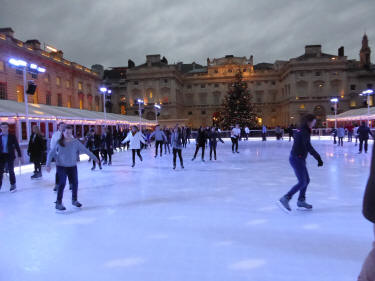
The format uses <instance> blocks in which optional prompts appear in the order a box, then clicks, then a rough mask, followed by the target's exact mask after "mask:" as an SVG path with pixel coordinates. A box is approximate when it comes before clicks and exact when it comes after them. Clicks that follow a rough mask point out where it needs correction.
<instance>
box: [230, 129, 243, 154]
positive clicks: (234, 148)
mask: <svg viewBox="0 0 375 281" xmlns="http://www.w3.org/2000/svg"><path fill="white" fill-rule="evenodd" d="M240 135H241V129H240V125H238V124H236V126H235V127H234V128H233V129H232V131H231V133H230V139H231V140H232V153H235V152H237V153H239V151H238V139H239V138H240Z"/></svg>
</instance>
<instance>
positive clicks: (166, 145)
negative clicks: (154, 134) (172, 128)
mask: <svg viewBox="0 0 375 281" xmlns="http://www.w3.org/2000/svg"><path fill="white" fill-rule="evenodd" d="M167 148H168V154H169V153H171V149H170V146H169V142H168V141H166V142H165V143H164V150H165V154H167Z"/></svg>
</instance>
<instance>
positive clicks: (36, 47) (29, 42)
mask: <svg viewBox="0 0 375 281" xmlns="http://www.w3.org/2000/svg"><path fill="white" fill-rule="evenodd" d="M25 45H26V47H31V48H32V49H34V50H40V42H39V41H38V40H36V39H31V40H27V41H26V42H25Z"/></svg>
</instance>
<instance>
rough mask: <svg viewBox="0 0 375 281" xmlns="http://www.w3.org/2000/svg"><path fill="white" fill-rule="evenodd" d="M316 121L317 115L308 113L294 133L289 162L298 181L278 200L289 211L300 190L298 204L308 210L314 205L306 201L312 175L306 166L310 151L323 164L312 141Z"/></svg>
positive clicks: (319, 164)
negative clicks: (294, 197)
mask: <svg viewBox="0 0 375 281" xmlns="http://www.w3.org/2000/svg"><path fill="white" fill-rule="evenodd" d="M315 123H316V117H315V115H313V114H307V115H306V116H304V118H303V121H302V126H301V128H300V129H299V130H297V132H296V133H295V134H294V143H293V147H292V151H291V153H290V157H289V163H290V165H291V166H292V167H293V170H294V173H295V174H296V177H297V180H298V183H297V184H296V185H295V186H293V187H292V189H291V190H290V191H289V192H288V193H287V194H285V195H284V196H283V197H281V198H280V200H279V201H278V205H279V206H280V207H281V208H282V209H283V210H285V211H287V212H291V211H292V209H291V208H290V206H289V201H290V199H292V197H293V195H294V194H295V193H297V192H298V191H299V197H298V201H297V206H298V207H299V208H302V209H306V210H310V209H312V207H313V206H312V205H310V204H308V203H306V189H307V186H308V184H309V183H310V177H309V173H308V171H307V167H306V157H307V154H308V153H310V154H311V155H312V156H313V157H314V158H315V159H316V160H317V161H318V167H321V166H323V161H322V158H321V157H320V155H319V153H318V152H316V151H315V149H314V148H313V147H312V145H311V142H310V136H311V129H312V128H313V127H314V126H315Z"/></svg>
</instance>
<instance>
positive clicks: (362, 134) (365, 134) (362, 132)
mask: <svg viewBox="0 0 375 281" xmlns="http://www.w3.org/2000/svg"><path fill="white" fill-rule="evenodd" d="M357 134H358V138H359V152H358V153H359V154H361V153H362V148H363V143H365V153H367V148H368V139H369V135H371V136H372V137H374V136H373V135H372V133H371V130H370V128H369V127H368V126H366V122H362V124H361V126H360V127H359V128H358V130H357Z"/></svg>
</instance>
